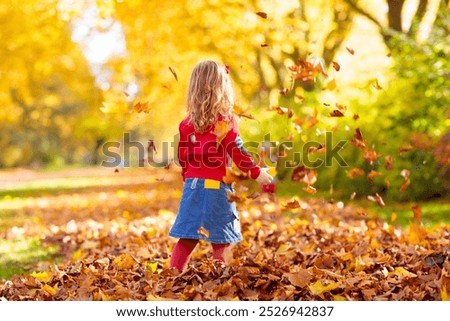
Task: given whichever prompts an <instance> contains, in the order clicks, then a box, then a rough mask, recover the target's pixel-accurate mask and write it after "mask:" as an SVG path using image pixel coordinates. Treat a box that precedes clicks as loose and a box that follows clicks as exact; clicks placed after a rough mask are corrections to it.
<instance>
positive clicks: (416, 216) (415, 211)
mask: <svg viewBox="0 0 450 321" xmlns="http://www.w3.org/2000/svg"><path fill="white" fill-rule="evenodd" d="M411 209H412V211H413V214H414V220H415V221H416V222H421V221H422V209H421V208H420V206H419V205H414V206H413V207H411Z"/></svg>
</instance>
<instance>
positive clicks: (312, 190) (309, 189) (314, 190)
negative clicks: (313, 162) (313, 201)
mask: <svg viewBox="0 0 450 321" xmlns="http://www.w3.org/2000/svg"><path fill="white" fill-rule="evenodd" d="M303 190H304V191H305V192H307V193H309V194H316V193H317V190H316V189H315V188H314V187H312V186H311V185H308V186H307V187H303Z"/></svg>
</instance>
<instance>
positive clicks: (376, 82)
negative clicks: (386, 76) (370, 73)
mask: <svg viewBox="0 0 450 321" xmlns="http://www.w3.org/2000/svg"><path fill="white" fill-rule="evenodd" d="M372 86H373V87H374V88H375V89H377V90H381V89H383V87H381V86H380V83H379V82H378V79H375V82H374V83H373V84H372Z"/></svg>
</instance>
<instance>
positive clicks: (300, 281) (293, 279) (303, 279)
mask: <svg viewBox="0 0 450 321" xmlns="http://www.w3.org/2000/svg"><path fill="white" fill-rule="evenodd" d="M283 277H285V278H287V279H288V280H289V282H290V283H291V284H292V285H294V286H297V287H299V288H304V287H306V286H307V285H308V284H309V283H310V282H311V280H312V279H313V275H311V273H309V271H308V270H307V269H301V270H300V271H297V272H294V273H285V274H283Z"/></svg>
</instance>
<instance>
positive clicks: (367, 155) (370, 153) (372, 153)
mask: <svg viewBox="0 0 450 321" xmlns="http://www.w3.org/2000/svg"><path fill="white" fill-rule="evenodd" d="M380 156H381V155H380V154H378V153H377V151H376V150H374V149H367V150H365V151H364V155H363V157H364V159H365V160H366V161H367V162H369V163H370V164H373V163H374V162H376V161H377V159H378V157H380Z"/></svg>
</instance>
